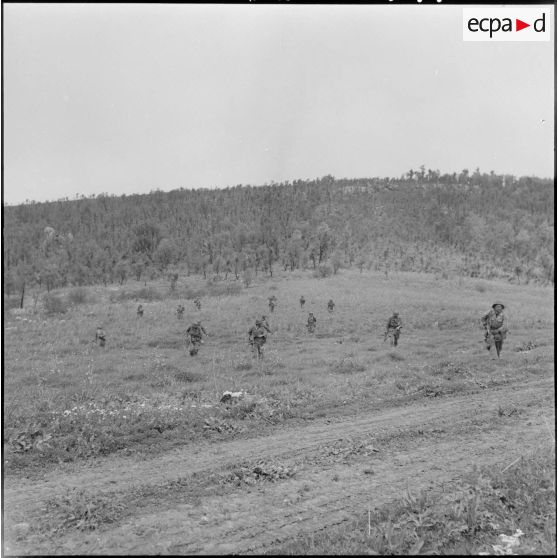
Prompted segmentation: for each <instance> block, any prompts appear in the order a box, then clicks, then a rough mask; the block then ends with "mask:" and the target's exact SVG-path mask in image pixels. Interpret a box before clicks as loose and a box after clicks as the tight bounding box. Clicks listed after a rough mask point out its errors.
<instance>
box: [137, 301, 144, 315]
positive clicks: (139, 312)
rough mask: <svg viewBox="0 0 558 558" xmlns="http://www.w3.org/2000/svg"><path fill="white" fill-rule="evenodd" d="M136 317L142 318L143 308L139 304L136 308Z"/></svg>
mask: <svg viewBox="0 0 558 558" xmlns="http://www.w3.org/2000/svg"><path fill="white" fill-rule="evenodd" d="M137 315H138V318H142V317H143V306H142V305H141V304H140V305H139V306H138V310H137Z"/></svg>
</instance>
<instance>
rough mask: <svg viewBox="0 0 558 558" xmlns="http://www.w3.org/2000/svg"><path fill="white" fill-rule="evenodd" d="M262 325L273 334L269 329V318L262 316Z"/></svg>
mask: <svg viewBox="0 0 558 558" xmlns="http://www.w3.org/2000/svg"><path fill="white" fill-rule="evenodd" d="M262 323H263V325H264V327H266V328H267V329H268V330H269V331H270V332H271V330H270V329H269V322H268V321H267V316H262Z"/></svg>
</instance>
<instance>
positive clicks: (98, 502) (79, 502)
mask: <svg viewBox="0 0 558 558" xmlns="http://www.w3.org/2000/svg"><path fill="white" fill-rule="evenodd" d="M125 509H126V508H125V506H124V504H123V503H122V502H118V501H117V500H116V499H114V498H111V497H107V496H102V495H92V494H87V493H86V492H85V491H84V490H76V489H75V488H74V489H73V490H71V491H68V493H67V494H65V495H63V496H57V497H55V498H51V499H50V500H48V501H47V502H46V511H47V512H48V514H53V515H54V521H55V524H54V525H48V527H50V529H49V530H54V531H61V530H68V529H77V530H79V531H94V530H96V529H98V528H99V527H101V526H102V525H104V524H106V523H114V522H116V521H118V519H120V517H121V516H122V514H123V512H124V511H125ZM48 521H49V524H50V523H51V522H52V519H49V520H48ZM42 527H43V529H44V528H45V527H47V525H45V524H43V525H42ZM48 527H47V528H48Z"/></svg>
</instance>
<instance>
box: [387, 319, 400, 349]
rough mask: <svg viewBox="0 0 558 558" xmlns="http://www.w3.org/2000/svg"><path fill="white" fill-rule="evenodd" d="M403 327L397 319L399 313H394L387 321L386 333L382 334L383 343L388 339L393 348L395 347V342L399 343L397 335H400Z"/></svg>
mask: <svg viewBox="0 0 558 558" xmlns="http://www.w3.org/2000/svg"><path fill="white" fill-rule="evenodd" d="M402 327H403V322H402V321H401V318H400V317H399V312H394V313H393V316H391V318H390V319H389V320H388V323H387V326H386V331H385V333H384V342H385V341H386V339H387V338H388V337H389V338H390V342H391V344H392V345H393V346H394V347H397V342H398V341H399V335H400V334H401V328H402Z"/></svg>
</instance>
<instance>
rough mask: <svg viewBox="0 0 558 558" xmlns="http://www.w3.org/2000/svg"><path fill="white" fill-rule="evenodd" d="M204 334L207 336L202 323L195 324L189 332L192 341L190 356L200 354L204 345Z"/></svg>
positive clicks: (187, 331) (187, 332) (187, 333)
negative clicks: (201, 346)
mask: <svg viewBox="0 0 558 558" xmlns="http://www.w3.org/2000/svg"><path fill="white" fill-rule="evenodd" d="M202 333H205V335H207V331H205V328H204V327H203V326H202V325H201V322H196V323H193V324H192V325H191V326H190V327H189V328H188V329H187V330H186V335H187V336H188V339H189V341H190V355H191V356H194V355H196V354H197V353H198V351H199V348H200V345H201V344H202Z"/></svg>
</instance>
